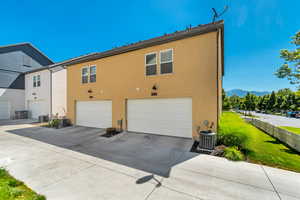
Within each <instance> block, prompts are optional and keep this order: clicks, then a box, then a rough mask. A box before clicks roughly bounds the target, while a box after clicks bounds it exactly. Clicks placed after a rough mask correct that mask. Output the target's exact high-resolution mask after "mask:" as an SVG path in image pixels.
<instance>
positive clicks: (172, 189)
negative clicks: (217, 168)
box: [162, 185, 205, 200]
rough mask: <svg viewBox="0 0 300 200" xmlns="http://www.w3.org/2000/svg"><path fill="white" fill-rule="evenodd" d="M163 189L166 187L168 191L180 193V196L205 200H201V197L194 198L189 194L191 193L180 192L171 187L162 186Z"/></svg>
mask: <svg viewBox="0 0 300 200" xmlns="http://www.w3.org/2000/svg"><path fill="white" fill-rule="evenodd" d="M162 187H164V188H166V189H168V190H171V191H174V192H178V193H180V194H184V195H186V196H190V197H193V198H196V199H199V200H205V199H203V198H201V197H198V196H194V195H192V194H189V193H186V192H182V191H179V190H177V189H174V188H171V187H169V186H164V185H162Z"/></svg>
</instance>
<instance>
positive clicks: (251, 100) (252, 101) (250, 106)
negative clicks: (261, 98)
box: [244, 92, 256, 111]
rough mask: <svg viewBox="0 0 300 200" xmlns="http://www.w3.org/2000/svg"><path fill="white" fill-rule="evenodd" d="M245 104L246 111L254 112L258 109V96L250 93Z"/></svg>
mask: <svg viewBox="0 0 300 200" xmlns="http://www.w3.org/2000/svg"><path fill="white" fill-rule="evenodd" d="M244 104H245V108H246V110H248V111H254V110H255V109H256V96H255V95H254V94H250V93H249V92H248V93H247V95H246V96H245V101H244Z"/></svg>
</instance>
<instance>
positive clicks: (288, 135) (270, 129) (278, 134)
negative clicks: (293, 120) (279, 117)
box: [247, 118, 300, 152]
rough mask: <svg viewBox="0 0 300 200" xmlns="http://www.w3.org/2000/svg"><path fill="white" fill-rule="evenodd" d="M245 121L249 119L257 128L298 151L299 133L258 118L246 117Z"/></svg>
mask: <svg viewBox="0 0 300 200" xmlns="http://www.w3.org/2000/svg"><path fill="white" fill-rule="evenodd" d="M247 121H249V122H250V123H251V124H253V125H254V126H256V127H257V128H259V129H261V130H263V131H265V132H266V133H268V134H269V135H271V136H273V137H275V138H277V139H278V140H280V141H281V142H283V143H285V144H287V145H288V146H290V147H292V148H293V149H295V150H296V151H298V152H300V134H296V133H292V132H289V131H287V130H284V129H282V128H278V127H276V126H273V125H272V124H269V123H267V122H263V121H260V120H258V119H250V118H248V119H247Z"/></svg>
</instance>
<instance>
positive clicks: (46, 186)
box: [40, 164, 95, 190]
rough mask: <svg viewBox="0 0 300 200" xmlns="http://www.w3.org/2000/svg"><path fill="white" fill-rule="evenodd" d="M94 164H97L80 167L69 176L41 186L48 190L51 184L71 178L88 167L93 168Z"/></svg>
mask: <svg viewBox="0 0 300 200" xmlns="http://www.w3.org/2000/svg"><path fill="white" fill-rule="evenodd" d="M94 166H95V164H92V165H90V166H88V167H85V168H83V169H80V170H78V171H77V172H74V173H72V174H70V175H69V176H66V177H63V178H61V179H58V180H57V181H55V182H54V183H50V184H48V185H45V186H42V187H40V189H46V190H47V188H48V187H50V186H52V185H54V184H57V183H59V182H61V181H63V180H67V179H69V178H71V177H72V176H74V175H76V174H79V173H81V172H82V171H85V170H87V169H89V168H92V167H94Z"/></svg>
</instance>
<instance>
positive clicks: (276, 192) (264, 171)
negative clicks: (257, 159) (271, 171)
mask: <svg viewBox="0 0 300 200" xmlns="http://www.w3.org/2000/svg"><path fill="white" fill-rule="evenodd" d="M260 167H261V168H262V170H263V171H264V173H265V175H266V177H267V178H268V180H269V182H270V183H271V185H272V187H273V189H274V191H275V192H276V194H277V196H278V198H279V199H280V200H281V196H280V194H279V192H278V191H277V189H276V187H275V185H274V184H273V183H272V181H271V178H270V177H269V175H268V173H267V172H266V170H265V168H264V167H263V166H261V165H260Z"/></svg>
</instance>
